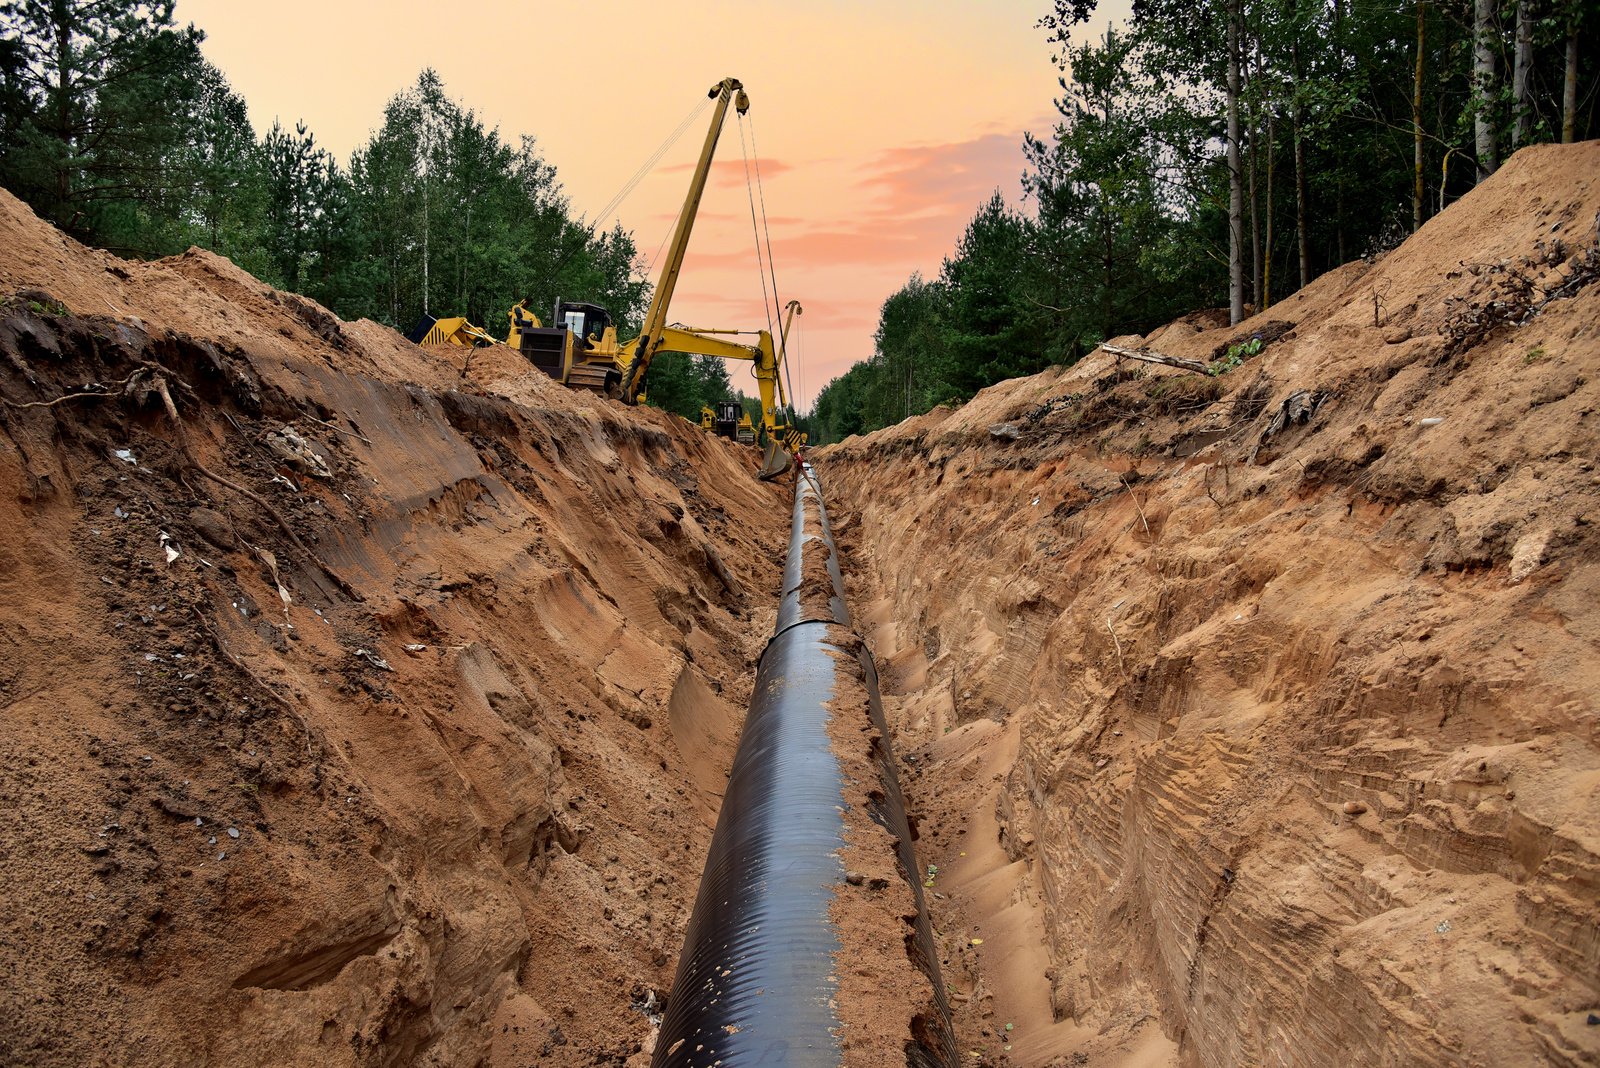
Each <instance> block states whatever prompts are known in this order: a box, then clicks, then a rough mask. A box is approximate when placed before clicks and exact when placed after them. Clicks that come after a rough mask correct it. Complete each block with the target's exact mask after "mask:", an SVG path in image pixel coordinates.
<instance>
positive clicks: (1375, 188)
mask: <svg viewBox="0 0 1600 1068" xmlns="http://www.w3.org/2000/svg"><path fill="white" fill-rule="evenodd" d="M1094 7H1095V3H1094V0H1055V2H1054V4H1053V7H1052V9H1051V10H1050V11H1049V12H1048V13H1047V14H1046V15H1045V16H1044V17H1043V18H1042V19H1041V20H1040V21H1039V27H1040V28H1041V29H1042V30H1043V32H1045V33H1046V34H1047V35H1048V37H1049V39H1050V41H1051V43H1052V44H1053V45H1054V46H1055V55H1054V59H1055V62H1056V63H1057V65H1058V67H1059V69H1060V71H1061V76H1060V78H1059V84H1060V87H1061V90H1062V93H1061V96H1060V97H1059V98H1057V99H1056V101H1055V105H1056V109H1057V112H1058V121H1057V123H1056V125H1055V128H1054V130H1053V131H1051V132H1050V133H1049V134H1048V135H1046V136H1037V137H1036V136H1033V135H1028V136H1027V137H1026V138H1025V140H1024V143H1023V145H1022V161H1021V162H1022V165H1023V168H1024V171H1023V187H1024V190H1025V195H1026V200H1025V206H1026V207H1027V209H1028V210H1027V211H1022V210H1017V209H1014V208H1012V207H1010V206H1008V205H1007V204H1006V203H1005V201H1004V199H1003V198H1002V197H1001V196H1000V195H999V194H998V193H996V194H995V195H994V196H993V197H991V198H990V199H989V200H988V201H987V202H986V203H984V204H982V205H981V206H979V208H978V209H977V212H976V214H975V215H974V216H973V218H972V220H971V222H970V223H969V224H968V225H967V227H966V231H965V233H964V234H963V235H962V237H961V239H960V241H959V242H958V244H957V246H956V248H955V250H954V251H953V253H952V255H950V256H949V257H947V258H946V259H945V260H944V262H943V265H942V267H941V269H940V271H939V273H938V275H937V277H933V278H924V277H922V276H921V275H920V274H919V275H913V276H912V277H911V278H910V279H909V280H908V281H907V282H906V284H905V285H904V286H903V287H901V288H900V289H899V290H898V291H897V292H895V293H894V294H893V295H891V296H890V297H889V298H888V299H887V300H886V301H885V302H884V304H883V307H882V309H881V310H880V313H879V321H878V328H877V332H876V335H875V338H874V340H875V345H874V353H873V356H872V357H871V358H870V359H868V360H865V361H862V362H860V363H857V364H856V365H855V366H853V367H852V368H850V370H849V371H848V372H846V373H845V374H844V375H843V376H841V377H839V378H837V379H834V380H833V381H832V382H830V383H829V384H828V385H827V386H825V387H824V388H823V390H822V392H821V393H820V394H819V395H818V398H817V403H816V406H815V408H814V409H813V413H812V423H813V427H814V431H815V433H814V440H815V439H820V440H824V441H837V440H840V439H842V438H844V437H846V436H848V435H850V434H855V433H863V432H866V431H870V430H874V429H877V428H879V427H882V426H887V425H890V424H892V423H895V422H898V421H900V420H901V419H904V418H906V417H907V416H910V415H915V414H918V413H921V412H924V411H927V410H929V409H930V408H932V407H933V406H935V405H937V404H942V403H959V402H961V401H963V400H965V399H967V398H968V397H971V396H972V395H973V394H974V393H976V392H977V391H978V390H979V389H982V388H983V387H985V386H988V385H991V384H993V383H995V382H998V381H1000V380H1002V379H1004V378H1008V377H1012V376H1014V375H1020V374H1030V373H1033V372H1036V371H1039V370H1042V369H1043V368H1045V367H1047V366H1050V365H1051V364H1064V363H1071V362H1072V361H1074V360H1076V359H1077V358H1078V357H1080V356H1081V355H1083V354H1085V353H1086V352H1088V351H1091V350H1092V349H1093V347H1094V346H1095V345H1096V344H1098V343H1099V342H1100V341H1103V340H1105V339H1107V338H1110V337H1114V336H1117V335H1119V334H1129V333H1146V332H1148V331H1149V330H1151V329H1153V328H1154V327H1156V326H1158V325H1160V324H1161V323H1164V322H1166V321H1168V320H1170V319H1171V318H1173V317H1175V316H1177V315H1180V314H1182V313H1184V312H1186V311H1190V310H1193V309H1197V308H1206V307H1223V308H1227V310H1228V315H1229V319H1230V321H1231V322H1235V323H1237V322H1238V321H1240V320H1241V319H1242V318H1243V317H1244V316H1245V315H1246V314H1248V313H1253V312H1255V311H1259V310H1265V309H1267V308H1269V307H1271V305H1272V304H1273V303H1274V302H1275V301H1278V300H1281V299H1282V298H1283V297H1284V296H1286V295H1287V294H1289V293H1291V292H1293V291H1294V290H1295V289H1297V288H1299V287H1301V286H1304V285H1306V284H1308V283H1309V282H1310V281H1311V280H1312V279H1313V278H1315V277H1316V276H1317V275H1319V274H1321V273H1323V272H1324V271H1327V270H1329V269H1331V268H1333V267H1336V266H1338V265H1340V264H1342V263H1345V262H1347V261H1349V260H1351V259H1353V258H1356V257H1360V256H1370V255H1373V254H1376V253H1379V252H1382V251H1385V250H1387V249H1389V248H1392V247H1394V246H1395V245H1397V244H1399V242H1400V241H1402V240H1403V239H1404V238H1405V237H1406V236H1407V235H1408V234H1410V233H1412V232H1414V231H1415V230H1417V229H1418V228H1419V227H1421V225H1422V224H1423V223H1424V222H1425V221H1426V220H1427V219H1429V218H1431V217H1432V216H1433V215H1434V214H1437V213H1438V212H1439V211H1440V210H1442V209H1443V208H1444V207H1445V206H1446V205H1447V204H1449V203H1450V202H1451V201H1453V200H1455V199H1457V198H1459V197H1460V196H1461V195H1463V194H1464V193H1465V192H1467V191H1468V190H1469V189H1471V188H1472V186H1473V185H1475V184H1476V183H1477V182H1479V181H1481V180H1483V179H1484V178H1485V177H1487V176H1488V175H1489V174H1490V173H1492V172H1493V171H1494V170H1495V168H1496V167H1498V166H1499V163H1500V161H1501V160H1502V159H1503V158H1504V156H1505V155H1507V154H1508V153H1509V152H1510V151H1514V150H1515V149H1516V148H1518V147H1520V146H1522V145H1526V144H1531V143H1534V142H1540V141H1557V140H1559V141H1568V142H1570V141H1574V140H1582V139H1587V138H1590V137H1593V136H1595V128H1594V127H1595V110H1596V95H1597V93H1596V84H1597V79H1596V68H1597V65H1600V63H1597V56H1596V55H1595V52H1594V49H1593V46H1592V45H1593V41H1594V39H1595V30H1596V27H1597V20H1600V9H1597V8H1596V5H1595V4H1594V2H1593V0H1390V2H1372V0H1224V2H1222V3H1215V4H1211V3H1194V2H1193V0H1135V3H1134V7H1133V17H1132V19H1131V21H1130V23H1129V24H1128V25H1127V26H1126V27H1123V28H1120V29H1112V30H1108V31H1107V32H1106V33H1105V34H1104V35H1103V36H1101V37H1100V38H1099V39H1098V40H1095V41H1092V42H1089V43H1085V44H1075V43H1074V42H1073V41H1072V39H1071V33H1072V31H1073V30H1074V29H1075V28H1077V27H1079V26H1081V25H1082V24H1084V23H1085V22H1087V21H1088V20H1089V18H1090V17H1091V16H1092V14H1093V11H1094Z"/></svg>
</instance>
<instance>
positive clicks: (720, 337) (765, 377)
mask: <svg viewBox="0 0 1600 1068" xmlns="http://www.w3.org/2000/svg"><path fill="white" fill-rule="evenodd" d="M800 310H801V309H800V302H799V301H793V300H791V301H790V302H789V314H788V317H787V319H786V320H785V321H784V324H783V331H782V333H781V334H780V335H779V339H780V340H779V346H778V348H777V349H774V348H773V344H772V335H771V334H770V333H768V332H767V331H765V330H757V331H754V335H755V338H756V343H755V344H754V345H746V344H744V343H742V342H740V341H736V340H732V338H734V337H737V336H740V335H746V336H748V335H749V334H750V333H751V332H750V331H734V330H692V329H689V328H687V327H682V326H666V327H662V328H661V332H660V340H659V341H658V342H657V348H658V350H659V351H661V352H686V353H692V354H694V355H697V356H719V357H721V358H723V359H725V360H746V361H749V362H750V363H752V364H754V367H753V368H752V371H753V372H754V374H755V379H756V391H757V393H759V394H760V397H761V429H762V431H763V432H764V433H765V435H766V439H767V452H766V456H765V458H764V459H763V461H762V465H761V466H762V469H761V477H762V478H764V479H770V478H775V477H777V476H778V475H781V474H782V473H783V472H785V471H787V470H788V469H789V464H790V463H791V462H792V461H791V459H790V457H791V455H792V454H793V453H794V452H795V451H796V450H798V449H799V448H800V447H801V446H802V445H804V444H805V440H806V439H805V435H804V434H802V433H801V432H800V431H799V430H798V429H797V428H796V427H795V426H794V425H793V424H792V423H791V422H790V415H789V401H788V397H787V396H786V395H785V393H784V388H783V374H782V370H783V352H784V344H785V343H786V342H787V340H788V336H789V327H790V325H791V324H792V323H793V322H794V317H795V316H796V315H797V314H799V313H800ZM643 340H644V339H643V338H642V337H641V338H639V339H637V340H636V341H630V342H629V343H628V344H627V345H625V346H624V347H623V353H624V356H625V358H636V357H637V351H636V349H635V346H636V345H638V344H639V343H640V342H642V341H643Z"/></svg>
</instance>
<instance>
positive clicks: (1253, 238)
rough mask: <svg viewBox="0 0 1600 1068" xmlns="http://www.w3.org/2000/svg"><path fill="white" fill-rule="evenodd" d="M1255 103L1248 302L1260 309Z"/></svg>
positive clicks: (1252, 124)
mask: <svg viewBox="0 0 1600 1068" xmlns="http://www.w3.org/2000/svg"><path fill="white" fill-rule="evenodd" d="M1258 129H1259V128H1258V127H1257V125H1256V109H1255V105H1253V104H1252V105H1251V107H1250V303H1251V304H1252V305H1254V306H1255V310H1256V311H1258V312H1259V311H1260V310H1261V211H1260V201H1259V198H1258V197H1257V196H1256V160H1257V157H1258V155H1259V153H1258V152H1257V151H1256V141H1257V140H1258V139H1259V134H1258Z"/></svg>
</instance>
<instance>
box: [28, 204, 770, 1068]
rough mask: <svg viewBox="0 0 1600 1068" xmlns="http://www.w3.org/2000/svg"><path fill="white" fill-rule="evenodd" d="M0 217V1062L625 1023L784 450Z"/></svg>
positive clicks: (749, 623) (267, 1058) (612, 1032)
mask: <svg viewBox="0 0 1600 1068" xmlns="http://www.w3.org/2000/svg"><path fill="white" fill-rule="evenodd" d="M0 246H3V247H4V248H5V249H6V255H5V257H4V258H3V259H0V293H5V294H20V295H18V296H13V297H10V299H7V300H6V301H5V302H4V306H3V307H0V357H3V358H0V398H3V400H4V404H3V405H0V517H3V524H4V529H6V530H7V531H9V532H10V534H9V535H8V537H7V538H5V539H4V540H3V541H0V620H3V626H0V650H3V652H4V653H5V654H6V655H4V656H0V706H3V709H4V711H3V715H0V767H3V768H4V774H3V775H0V862H3V863H4V866H5V869H6V871H7V873H8V875H7V878H6V880H5V882H4V886H3V889H0V904H3V907H0V947H3V948H0V1062H4V1063H7V1064H30V1065H32V1064H63V1065H65V1064H71V1065H80V1064H194V1063H213V1064H313V1063H314V1064H363V1065H366V1064H490V1065H499V1064H504V1065H512V1064H516V1065H523V1064H529V1063H539V1064H551V1065H595V1064H623V1063H639V1062H640V1061H641V1060H642V1057H643V1051H644V1050H645V1049H646V1048H647V1047H648V1044H649V1042H650V1039H651V1034H652V1023H651V1019H650V1014H651V1013H652V1012H653V1011H655V1007H656V1002H655V1001H652V998H655V999H657V1000H658V999H659V997H660V996H661V995H663V994H664V993H665V992H666V987H667V985H668V983H669V982H670V980H671V975H672V967H673V964H674V958H675V956H676V953H677V949H678V946H679V944H680V942H681V939H682V933H683V925H684V923H685V921H686V919H687V909H688V903H689V902H690V901H692V899H693V895H694V892H695V887H696V884H697V881H698V878H699V868H700V863H701V860H702V858H703V856H704V853H705V848H706V844H707V842H708V840H709V835H710V827H711V824H712V821H713V820H714V818H715V814H716V809H717V804H718V802H719V800H720V794H721V783H722V781H723V779H724V778H725V776H726V771H727V764H728V761H729V759H730V758H731V754H732V744H733V741H734V739H735V738H736V736H737V732H738V726H739V721H740V718H741V717H742V715H743V709H744V706H745V702H746V698H747V691H748V687H749V684H750V678H751V675H752V670H753V664H754V657H755V656H756V654H757V653H758V652H759V650H760V645H761V642H762V640H763V639H764V637H765V635H766V633H767V632H768V631H769V630H770V627H771V622H772V618H773V615H772V613H773V610H774V607H775V601H776V596H777V592H778V590H777V587H778V582H779V571H778V567H779V564H780V563H781V559H780V557H781V553H782V551H783V547H784V545H785V543H786V538H787V525H788V514H789V498H788V495H787V491H786V489H785V488H782V487H772V486H766V485H763V484H761V483H758V482H757V481H756V480H755V479H754V478H753V477H752V476H753V471H754V467H755V463H756V457H755V456H754V455H753V453H752V451H751V450H748V449H741V448H737V447H734V446H732V445H730V444H727V443H724V442H721V441H719V440H717V439H714V438H712V437H710V436H708V435H705V434H703V433H702V432H701V431H700V430H699V429H698V428H695V427H690V426H689V425H688V424H687V423H685V422H683V421H682V420H679V419H676V418H673V417H669V416H666V415H664V414H662V413H659V412H649V411H633V410H627V409H623V408H621V407H620V406H618V405H615V404H613V403H612V402H609V401H606V400H603V399H601V398H597V397H594V396H590V395H581V394H576V393H571V392H568V391H566V390H564V389H561V388H560V387H558V386H556V385H554V384H553V383H551V382H549V381H548V380H547V379H545V378H543V377H542V376H540V375H538V374H537V373H528V372H527V370H526V369H525V368H524V366H523V365H521V364H520V363H519V362H518V359H517V357H516V356H515V354H513V353H511V352H509V350H504V349H499V350H483V351H480V352H478V353H476V354H474V355H473V359H472V362H471V365H470V367H466V366H464V364H465V361H464V356H465V353H463V352H462V351H461V350H451V349H441V350H434V351H423V350H420V349H418V348H417V347H416V346H413V345H409V344H408V343H406V342H404V341H403V340H402V339H400V338H399V337H398V336H397V335H395V334H394V333H393V332H392V331H388V330H386V329H384V328H382V327H379V326H377V325H375V324H372V323H365V322H363V323H340V322H338V321H337V320H336V319H334V318H333V317H332V316H330V315H329V314H328V313H327V312H326V311H325V310H323V309H321V308H318V307H317V306H315V305H313V304H311V303H310V302H307V301H304V300H302V299H301V298H298V297H294V296H292V295H288V294H281V293H275V292H273V291H271V290H269V289H268V288H266V287H265V286H263V285H261V283H259V282H257V281H256V280H255V279H253V278H250V277H249V276H248V275H245V274H244V273H243V272H241V271H239V270H238V269H237V268H235V267H234V266H233V265H232V264H230V263H228V262H227V261H224V260H220V259H218V258H216V257H214V256H211V255H208V254H206V253H202V252H197V251H191V252H190V253H188V254H186V255H184V256H181V257H178V258H176V259H173V260H169V261H165V262H162V263H155V264H135V263H127V262H124V261H121V260H117V259H115V258H113V257H110V256H106V255H104V254H101V253H97V252H93V251H90V250H87V249H84V248H81V247H79V246H76V245H74V244H73V243H71V242H70V241H68V240H66V239H64V238H62V237H61V236H60V235H59V234H58V233H56V232H55V231H54V230H52V229H51V228H50V227H48V226H45V225H43V224H41V223H40V222H39V221H38V220H37V219H35V218H33V216H32V215H31V214H29V213H28V211H27V209H26V208H24V207H23V206H22V205H20V204H19V203H18V202H16V201H15V200H13V199H12V198H10V197H9V196H6V195H4V194H0ZM158 379H159V382H160V384H161V385H164V386H165V387H166V389H167V393H168V395H169V396H170V398H171V400H172V401H173V405H174V408H175V410H176V413H177V416H178V421H177V422H174V421H173V419H172V417H171V416H170V415H169V414H168V413H167V411H166V406H165V403H164V401H163V399H162V397H161V395H160V390H159V388H157V387H158V383H157V380H158ZM91 383H100V384H103V385H104V386H105V388H97V387H95V386H92V385H91ZM122 383H128V384H129V388H128V389H127V390H126V391H125V390H124V388H123V386H122ZM81 392H95V393H109V394H111V395H110V396H94V397H85V398H81V399H73V400H66V401H62V402H60V403H52V402H54V401H56V400H57V398H60V397H62V396H63V395H64V394H68V393H81ZM169 557H170V559H169Z"/></svg>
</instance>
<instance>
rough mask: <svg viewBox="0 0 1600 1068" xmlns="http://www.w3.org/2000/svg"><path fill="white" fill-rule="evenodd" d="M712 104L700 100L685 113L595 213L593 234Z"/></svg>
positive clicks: (590, 229)
mask: <svg viewBox="0 0 1600 1068" xmlns="http://www.w3.org/2000/svg"><path fill="white" fill-rule="evenodd" d="M710 106H711V101H710V100H709V99H707V100H702V101H700V102H699V103H698V104H696V105H695V106H694V107H692V108H690V109H689V114H687V115H685V116H684V117H683V121H682V122H680V123H678V126H677V129H675V130H673V131H672V132H671V133H670V134H668V135H667V137H666V140H664V141H662V142H661V144H659V145H657V146H656V150H655V151H654V152H652V153H651V154H650V156H649V157H648V158H647V159H646V160H645V161H644V162H643V163H641V164H640V165H639V169H638V170H636V171H634V172H633V176H632V177H631V178H629V179H628V180H627V181H626V182H624V183H622V188H621V189H618V190H617V192H616V195H615V196H613V197H612V198H611V199H610V200H609V201H607V202H606V206H605V207H603V208H601V209H600V211H599V213H598V214H597V215H595V221H594V224H593V225H592V226H590V227H589V232H590V233H591V234H592V233H593V232H594V230H595V227H597V226H599V225H600V223H601V222H602V221H603V220H605V219H606V218H607V217H608V216H610V214H611V213H612V212H613V211H615V210H616V209H617V208H620V207H621V206H622V202H623V201H624V200H626V199H628V195H629V194H630V193H632V192H633V190H634V189H635V187H637V186H638V184H639V183H640V182H642V181H644V178H645V175H647V174H649V173H650V172H651V171H652V170H653V169H654V168H655V165H656V164H657V163H660V162H661V157H662V156H665V155H666V154H667V153H668V152H669V151H670V150H671V149H672V146H673V145H675V144H677V143H678V141H679V139H680V138H682V137H683V135H684V134H685V133H686V132H688V129H689V127H690V126H691V125H693V123H694V121H695V120H696V119H698V118H699V117H700V115H701V114H702V113H703V112H704V111H705V110H706V108H708V107H710Z"/></svg>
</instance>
